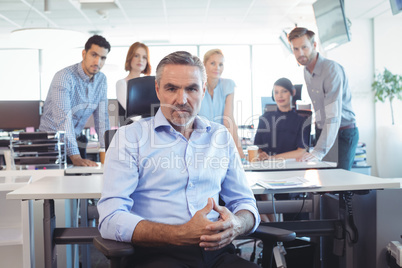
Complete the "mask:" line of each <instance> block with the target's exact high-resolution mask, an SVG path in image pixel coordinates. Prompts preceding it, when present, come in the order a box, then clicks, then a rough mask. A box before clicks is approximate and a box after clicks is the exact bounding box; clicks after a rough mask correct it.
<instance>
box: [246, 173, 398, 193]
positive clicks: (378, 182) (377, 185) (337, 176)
mask: <svg viewBox="0 0 402 268" xmlns="http://www.w3.org/2000/svg"><path fill="white" fill-rule="evenodd" d="M246 176H247V179H248V181H249V183H250V185H251V186H252V189H253V192H254V193H255V194H266V193H273V192H275V193H297V192H341V191H356V190H377V189H393V188H400V183H399V181H396V180H393V179H382V178H377V177H373V176H368V175H364V174H360V173H355V172H351V171H347V170H343V169H317V170H315V169H313V170H304V171H303V170H296V171H261V172H246ZM295 176H298V177H303V178H306V179H309V180H313V181H317V182H319V183H320V184H321V185H322V186H321V187H320V188H303V189H302V190H301V189H297V188H295V189H286V190H275V191H273V190H268V189H265V188H263V187H261V186H258V185H255V183H256V182H257V181H258V180H259V179H260V178H273V179H285V178H290V177H295Z"/></svg>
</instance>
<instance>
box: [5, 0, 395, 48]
mask: <svg viewBox="0 0 402 268" xmlns="http://www.w3.org/2000/svg"><path fill="white" fill-rule="evenodd" d="M92 1H94V0H92ZM97 1H98V2H101V1H105V0H97ZM315 1H316V0H115V4H113V5H112V6H113V7H105V6H102V5H101V4H99V3H97V4H86V5H85V6H84V5H81V4H80V3H79V0H0V47H7V46H12V42H10V38H9V37H10V33H11V32H12V31H13V30H17V29H21V28H36V27H40V28H62V29H69V30H74V31H79V32H82V33H84V34H85V35H86V37H88V36H89V35H91V34H93V33H98V34H101V35H103V36H105V37H106V38H107V39H108V40H109V41H110V43H111V44H112V45H114V46H115V45H130V44H132V43H133V42H135V41H142V42H144V43H146V44H149V45H150V44H267V43H274V42H279V38H278V37H279V36H280V35H281V33H282V32H283V31H284V30H285V31H287V32H288V31H289V30H291V29H292V28H293V27H294V26H295V25H296V24H297V25H299V26H305V27H309V28H312V29H315V19H314V13H313V9H312V3H314V2H315ZM345 2H346V3H345V5H346V12H347V16H349V17H350V18H351V19H353V18H364V17H373V16H375V15H376V14H378V13H379V12H384V9H387V8H388V9H389V1H388V0H345ZM109 6H110V4H109Z"/></svg>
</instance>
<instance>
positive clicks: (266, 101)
mask: <svg viewBox="0 0 402 268" xmlns="http://www.w3.org/2000/svg"><path fill="white" fill-rule="evenodd" d="M276 109H277V106H276V102H275V101H274V100H273V99H272V97H261V111H262V114H264V113H265V112H271V111H276Z"/></svg>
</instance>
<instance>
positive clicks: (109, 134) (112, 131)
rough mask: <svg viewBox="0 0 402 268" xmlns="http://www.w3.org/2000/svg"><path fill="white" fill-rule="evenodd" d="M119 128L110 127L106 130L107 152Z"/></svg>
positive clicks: (104, 136)
mask: <svg viewBox="0 0 402 268" xmlns="http://www.w3.org/2000/svg"><path fill="white" fill-rule="evenodd" d="M116 131H117V129H109V130H106V131H105V135H103V138H104V139H105V152H106V151H107V149H108V148H109V145H110V143H111V142H112V139H113V136H114V134H115V133H116Z"/></svg>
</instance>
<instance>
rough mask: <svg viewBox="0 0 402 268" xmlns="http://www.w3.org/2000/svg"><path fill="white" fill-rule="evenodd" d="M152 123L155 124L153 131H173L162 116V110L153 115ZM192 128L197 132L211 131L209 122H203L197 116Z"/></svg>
mask: <svg viewBox="0 0 402 268" xmlns="http://www.w3.org/2000/svg"><path fill="white" fill-rule="evenodd" d="M154 122H155V127H154V129H155V131H158V130H163V129H164V130H170V129H174V128H173V127H172V125H171V124H170V123H169V121H168V120H167V119H166V117H165V116H164V114H163V113H162V110H161V109H160V108H159V109H158V111H157V112H156V114H155V118H154ZM193 127H194V129H195V130H197V132H198V131H199V132H202V131H205V132H210V131H211V124H210V122H209V121H207V120H204V119H202V118H200V117H199V116H198V115H197V116H196V117H195V118H194V124H193Z"/></svg>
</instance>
